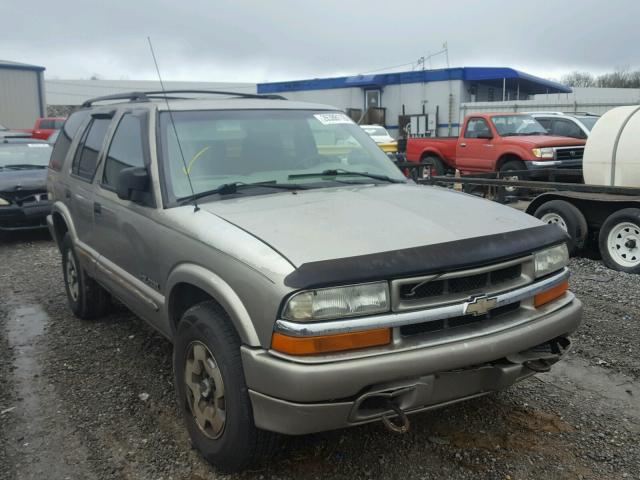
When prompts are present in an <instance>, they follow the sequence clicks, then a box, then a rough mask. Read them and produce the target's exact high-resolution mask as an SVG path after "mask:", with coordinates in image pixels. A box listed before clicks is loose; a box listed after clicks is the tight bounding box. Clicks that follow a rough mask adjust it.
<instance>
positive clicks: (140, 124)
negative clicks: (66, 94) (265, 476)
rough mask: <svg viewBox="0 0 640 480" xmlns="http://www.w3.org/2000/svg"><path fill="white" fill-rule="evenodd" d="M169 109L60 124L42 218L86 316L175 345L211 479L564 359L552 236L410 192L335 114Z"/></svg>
mask: <svg viewBox="0 0 640 480" xmlns="http://www.w3.org/2000/svg"><path fill="white" fill-rule="evenodd" d="M182 93H184V92H182ZM170 97H172V95H171V93H170V92H164V94H163V93H162V92H148V93H146V94H142V93H135V94H131V95H118V96H113V97H102V98H99V99H94V100H92V101H88V102H86V103H85V105H84V108H82V109H81V110H79V111H77V112H75V113H73V114H72V115H71V116H70V117H69V119H68V120H67V122H66V123H65V125H64V128H63V130H62V131H61V133H60V136H59V138H58V140H57V142H56V144H55V148H54V151H53V154H52V157H51V165H50V169H49V176H48V191H49V194H50V196H51V198H52V199H53V202H54V203H53V213H52V215H51V216H50V217H49V218H48V223H49V228H50V230H51V232H52V234H53V237H54V238H55V240H56V242H57V244H58V246H59V247H60V250H61V253H62V266H63V273H64V280H65V285H66V291H67V296H68V300H69V305H70V307H71V309H72V310H73V312H74V313H75V314H76V315H77V316H78V317H80V318H90V317H98V316H101V315H104V314H105V313H106V312H107V311H108V309H109V305H110V299H111V297H112V296H113V297H117V298H118V299H119V300H121V301H122V302H123V303H124V304H126V305H127V306H128V307H129V308H130V309H131V310H132V311H133V312H135V313H136V314H137V315H139V316H140V317H142V318H143V319H145V320H146V321H147V322H148V323H149V324H150V325H151V326H153V327H154V328H156V329H157V330H158V331H160V332H161V333H162V334H164V335H165V336H166V337H167V338H168V339H170V340H171V341H172V342H173V345H174V355H173V362H174V369H175V378H176V391H177V397H178V402H179V405H180V408H181V410H182V411H183V412H184V416H185V421H186V426H187V429H188V431H189V434H190V436H191V439H192V442H193V444H194V445H195V446H196V447H197V448H198V449H199V450H200V451H201V452H202V454H203V455H204V457H205V458H207V459H208V460H209V461H211V462H212V463H214V464H215V465H216V466H218V468H220V469H221V470H223V471H232V470H238V469H242V468H245V467H246V466H247V465H248V464H249V463H250V462H251V461H253V460H254V459H255V458H257V457H258V456H260V455H261V454H262V453H264V452H265V451H266V450H267V448H268V447H269V446H270V445H272V444H273V441H272V440H273V438H274V432H276V433H282V434H291V435H298V434H306V433H311V432H319V431H323V430H330V429H336V428H342V427H347V426H351V425H359V424H363V423H367V422H373V421H382V422H384V423H385V425H387V427H388V428H390V429H392V430H395V431H401V432H402V431H406V429H407V428H408V425H409V420H408V419H407V414H408V413H415V412H419V411H424V410H428V409H432V408H436V407H439V406H443V405H448V404H451V403H452V402H457V401H461V400H465V399H469V398H473V397H477V396H479V395H484V394H487V393H489V392H492V391H495V390H499V389H503V388H505V387H507V386H509V385H511V384H513V383H514V382H516V381H518V380H521V379H523V378H526V377H528V376H530V375H532V374H534V373H535V372H542V371H547V370H548V369H549V368H550V366H551V365H552V364H553V363H555V362H556V361H558V360H559V359H560V358H561V357H562V356H563V355H564V354H565V353H566V351H567V350H568V348H569V346H570V340H569V335H570V334H571V333H572V332H573V331H575V329H576V328H577V327H578V325H579V323H580V320H581V312H582V307H581V304H580V302H579V301H578V300H577V299H576V298H575V297H574V295H573V294H572V293H571V292H569V291H568V277H569V272H568V270H567V268H566V264H567V260H568V254H567V248H566V243H565V242H566V240H567V237H566V235H565V233H564V232H563V231H562V230H561V229H560V228H558V227H557V226H555V225H545V224H543V223H541V222H540V221H539V220H537V219H535V218H534V217H531V216H528V215H525V214H523V213H521V212H518V211H516V210H515V209H511V208H509V207H505V206H502V205H499V204H497V203H492V202H489V201H486V200H482V199H479V198H476V197H473V196H469V195H465V194H462V193H458V192H454V191H449V190H445V189H442V188H436V187H425V186H419V185H416V184H415V183H413V182H412V181H408V180H407V179H406V178H405V177H404V176H403V174H402V173H401V172H400V171H399V170H398V169H397V168H396V167H395V166H394V164H393V163H392V162H391V161H390V160H389V159H388V158H387V157H386V155H385V154H384V153H383V152H382V151H381V150H380V148H378V146H377V145H376V144H375V142H374V141H373V140H372V139H371V138H369V136H368V135H367V134H366V133H365V132H364V131H363V130H362V129H361V128H359V127H358V126H357V125H356V124H355V123H353V122H352V121H351V120H350V119H349V118H348V117H347V116H346V115H344V114H343V113H341V112H338V111H335V109H333V108H332V107H327V106H322V105H313V104H306V103H295V102H290V101H286V100H284V99H279V98H275V97H272V96H271V97H269V96H265V97H261V96H257V95H241V94H238V95H237V98H221V99H213V100H211V99H202V98H199V99H177V98H170ZM122 100H124V101H122ZM118 101H119V102H120V103H117V102H118Z"/></svg>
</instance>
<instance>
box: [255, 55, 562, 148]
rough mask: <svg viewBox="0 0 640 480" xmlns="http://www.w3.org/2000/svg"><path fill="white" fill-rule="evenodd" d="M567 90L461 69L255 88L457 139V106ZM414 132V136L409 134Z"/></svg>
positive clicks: (518, 76)
mask: <svg viewBox="0 0 640 480" xmlns="http://www.w3.org/2000/svg"><path fill="white" fill-rule="evenodd" d="M570 92H571V88H569V87H567V86H564V85H560V84H558V83H556V82H552V81H549V80H546V79H543V78H539V77H535V76H533V75H529V74H527V73H524V72H520V71H518V70H514V69H512V68H495V67H491V68H488V67H462V68H446V69H440V70H418V71H411V72H397V73H384V74H376V75H356V76H352V77H337V78H322V79H312V80H297V81H290V82H275V83H260V84H258V93H277V94H281V95H283V96H285V97H287V98H289V99H291V100H302V101H309V102H316V103H324V104H328V105H333V106H335V107H337V108H339V109H341V110H344V111H345V112H347V114H348V115H349V116H351V118H353V119H354V120H356V121H360V123H378V124H382V125H384V126H385V127H386V128H387V129H389V130H391V133H392V134H395V135H397V136H402V131H403V130H404V127H405V126H406V125H407V124H410V126H411V129H412V134H416V133H417V134H419V135H437V136H443V135H457V133H458V128H459V126H460V122H461V121H462V118H461V105H462V104H464V103H469V102H499V101H506V100H527V99H529V98H531V97H532V96H533V95H536V94H541V93H545V94H546V93H549V94H552V93H570ZM413 130H415V131H413Z"/></svg>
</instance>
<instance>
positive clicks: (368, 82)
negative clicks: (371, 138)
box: [258, 67, 572, 94]
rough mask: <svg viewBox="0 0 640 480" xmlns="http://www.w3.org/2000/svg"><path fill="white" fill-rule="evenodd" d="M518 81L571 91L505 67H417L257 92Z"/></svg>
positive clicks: (527, 86) (264, 86)
mask: <svg viewBox="0 0 640 480" xmlns="http://www.w3.org/2000/svg"><path fill="white" fill-rule="evenodd" d="M503 79H507V80H512V81H517V82H518V83H519V84H520V88H521V90H522V91H524V92H528V93H530V94H536V93H571V92H572V90H571V88H570V87H567V86H566V85H562V84H560V83H557V82H552V81H551V80H546V79H544V78H540V77H536V76H534V75H529V74H528V73H524V72H520V71H518V70H515V69H513V68H504V67H462V68H444V69H441V70H418V71H411V72H396V73H380V74H376V75H355V76H351V77H334V78H315V79H310V80H293V81H290V82H271V83H259V84H258V93H281V92H296V91H303V90H327V89H331V88H350V87H362V88H367V87H371V88H382V87H384V86H386V85H401V84H405V83H426V82H442V81H446V80H465V81H469V82H482V83H487V82H489V83H490V82H495V83H496V84H497V83H499V84H500V86H502V80H503Z"/></svg>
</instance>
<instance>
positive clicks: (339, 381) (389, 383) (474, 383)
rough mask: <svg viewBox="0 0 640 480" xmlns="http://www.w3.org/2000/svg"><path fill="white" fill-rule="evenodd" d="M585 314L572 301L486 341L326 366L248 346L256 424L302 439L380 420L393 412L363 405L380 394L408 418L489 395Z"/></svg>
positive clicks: (518, 376) (520, 372)
mask: <svg viewBox="0 0 640 480" xmlns="http://www.w3.org/2000/svg"><path fill="white" fill-rule="evenodd" d="M581 317H582V304H581V303H580V302H579V301H578V300H577V299H575V298H574V299H572V301H571V302H569V303H568V304H566V305H565V306H563V307H562V308H560V309H558V310H555V311H553V312H551V313H549V314H547V315H544V316H542V317H538V318H536V319H535V320H532V321H531V322H529V323H526V324H521V325H517V326H515V327H513V328H510V329H506V330H502V331H500V332H496V333H492V334H488V335H485V336H480V337H475V338H473V339H464V340H459V341H452V342H450V343H443V344H439V345H436V346H430V347H424V348H416V349H410V350H406V351H400V352H389V353H386V354H380V355H376V356H369V357H363V358H356V359H350V360H343V361H331V362H327V363H297V362H293V361H289V360H287V359H283V358H279V357H277V356H276V355H274V354H272V353H270V352H269V351H267V350H263V349H251V348H249V347H243V348H242V359H243V365H244V370H245V377H246V381H247V386H248V387H249V390H250V392H249V393H250V396H251V400H252V404H253V411H254V419H255V422H256V425H257V426H258V427H260V428H263V429H265V430H271V431H275V432H280V433H285V434H291V435H298V434H306V433H312V432H318V431H324V430H331V429H336V428H342V427H347V426H352V425H358V424H362V423H367V422H371V421H375V420H379V419H380V418H381V417H382V415H385V414H386V413H389V410H384V409H378V410H375V409H373V410H371V409H369V410H366V409H365V410H363V409H362V405H364V402H365V400H366V398H368V396H371V395H373V394H375V395H378V393H380V392H382V393H385V394H389V395H394V394H397V395H396V396H397V398H395V401H396V402H397V403H398V404H399V405H400V407H401V408H402V409H403V410H404V411H406V412H407V413H413V412H418V411H423V410H428V409H431V408H436V407H440V406H444V405H448V404H450V403H455V402H458V401H462V400H465V399H468V398H473V397H476V396H479V395H484V394H486V393H488V392H491V391H495V390H499V389H502V388H505V387H507V386H509V385H511V384H513V383H515V382H516V381H518V380H520V379H522V378H525V377H527V376H529V375H532V374H533V373H534V371H533V370H531V369H529V368H528V367H527V366H526V361H525V360H524V359H525V358H529V359H531V358H532V357H531V355H528V356H527V355H523V352H526V353H527V354H529V352H530V351H531V349H532V348H534V347H536V346H539V345H543V344H546V343H547V342H549V341H551V340H553V339H557V338H565V337H566V336H567V335H569V334H570V333H572V332H573V331H575V330H576V328H577V327H578V325H579V324H580V321H581ZM541 355H542V354H541ZM534 356H535V353H534ZM540 358H542V357H540ZM559 358H560V356H557V358H555V360H557V359H559ZM471 366H473V367H471ZM398 392H399V393H398Z"/></svg>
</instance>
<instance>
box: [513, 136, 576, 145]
mask: <svg viewBox="0 0 640 480" xmlns="http://www.w3.org/2000/svg"><path fill="white" fill-rule="evenodd" d="M503 141H504V143H506V144H507V143H510V142H513V143H517V144H519V145H523V144H528V145H531V148H543V147H579V146H584V145H585V144H586V143H587V142H586V140H580V139H579V138H570V137H554V136H552V135H522V136H513V137H503Z"/></svg>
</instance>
